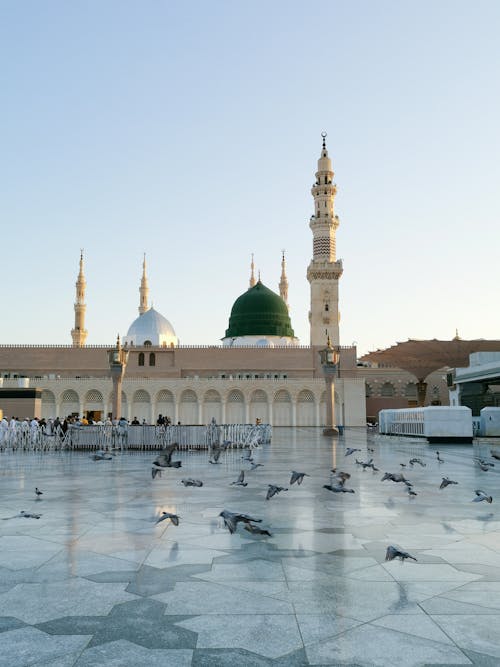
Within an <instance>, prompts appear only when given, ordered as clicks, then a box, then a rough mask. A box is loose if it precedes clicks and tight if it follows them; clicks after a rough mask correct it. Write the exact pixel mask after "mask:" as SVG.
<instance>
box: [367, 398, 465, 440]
mask: <svg viewBox="0 0 500 667" xmlns="http://www.w3.org/2000/svg"><path fill="white" fill-rule="evenodd" d="M379 433H381V434H385V435H399V436H413V437H421V438H427V439H428V440H429V441H433V440H434V441H437V440H443V441H445V440H450V441H452V440H455V441H457V440H461V441H468V442H471V441H472V437H473V426H472V412H471V410H470V408H467V407H464V406H458V407H447V406H429V407H426V408H408V409H402V410H381V411H380V413H379Z"/></svg>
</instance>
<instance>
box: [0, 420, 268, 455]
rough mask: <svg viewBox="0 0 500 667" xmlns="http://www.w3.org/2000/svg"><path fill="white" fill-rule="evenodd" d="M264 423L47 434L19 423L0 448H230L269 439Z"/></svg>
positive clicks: (74, 430)
mask: <svg viewBox="0 0 500 667" xmlns="http://www.w3.org/2000/svg"><path fill="white" fill-rule="evenodd" d="M271 437H272V429H271V426H269V425H268V424H259V425H252V424H211V425H209V426H182V425H175V426H149V425H141V426H127V427H120V426H111V425H109V426H108V425H92V426H90V425H89V426H75V425H73V426H70V427H69V429H68V430H67V431H66V433H64V432H63V430H62V429H61V428H60V427H59V428H58V429H57V431H56V432H54V433H51V434H50V435H49V434H48V433H47V432H46V431H45V430H44V429H43V428H39V427H30V426H29V425H28V427H26V426H25V425H24V423H22V422H21V423H20V424H19V425H18V426H16V427H15V428H12V429H11V428H9V429H8V430H6V431H5V432H3V433H2V434H1V438H0V451H3V450H7V449H9V450H12V451H16V450H20V451H40V452H44V451H61V450H90V451H92V450H96V449H122V450H126V449H134V450H159V449H162V448H163V447H165V446H167V445H170V444H172V443H174V442H177V443H178V445H179V449H181V450H189V449H208V448H209V447H210V446H211V445H212V444H214V443H216V442H223V441H224V440H227V441H230V442H231V446H232V447H256V446H258V445H261V444H265V443H269V442H271Z"/></svg>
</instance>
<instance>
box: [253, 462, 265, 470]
mask: <svg viewBox="0 0 500 667" xmlns="http://www.w3.org/2000/svg"><path fill="white" fill-rule="evenodd" d="M263 467H264V464H263V463H252V466H251V468H250V470H257V468H263Z"/></svg>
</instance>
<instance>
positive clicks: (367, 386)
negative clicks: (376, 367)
mask: <svg viewBox="0 0 500 667" xmlns="http://www.w3.org/2000/svg"><path fill="white" fill-rule="evenodd" d="M372 396H373V387H372V386H371V384H368V382H365V397H366V398H371V397H372Z"/></svg>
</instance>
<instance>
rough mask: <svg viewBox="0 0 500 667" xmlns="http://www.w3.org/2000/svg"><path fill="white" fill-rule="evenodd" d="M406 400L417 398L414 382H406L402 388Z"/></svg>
mask: <svg viewBox="0 0 500 667" xmlns="http://www.w3.org/2000/svg"><path fill="white" fill-rule="evenodd" d="M404 394H405V396H406V398H414V399H416V398H417V384H416V383H415V382H407V383H406V385H405V388H404Z"/></svg>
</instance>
